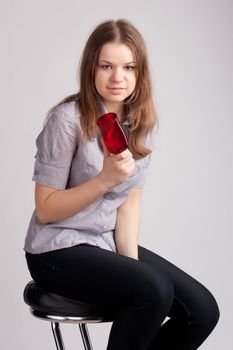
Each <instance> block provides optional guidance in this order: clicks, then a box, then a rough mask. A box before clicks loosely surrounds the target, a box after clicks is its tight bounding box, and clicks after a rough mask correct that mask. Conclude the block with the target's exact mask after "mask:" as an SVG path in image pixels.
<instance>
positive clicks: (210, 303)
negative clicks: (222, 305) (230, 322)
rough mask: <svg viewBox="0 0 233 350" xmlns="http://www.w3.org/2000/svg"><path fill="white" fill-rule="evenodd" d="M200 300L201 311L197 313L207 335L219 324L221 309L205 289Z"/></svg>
mask: <svg viewBox="0 0 233 350" xmlns="http://www.w3.org/2000/svg"><path fill="white" fill-rule="evenodd" d="M200 298H201V300H200V303H199V310H198V311H197V312H198V316H199V317H198V318H199V323H200V324H201V325H202V327H203V329H205V330H206V332H207V333H210V332H211V331H212V330H213V329H214V327H215V326H216V324H217V323H218V320H219V317H220V311H219V307H218V304H217V301H216V299H215V297H214V296H213V294H212V293H211V292H210V291H209V290H208V289H206V288H205V287H204V288H203V289H202V293H201V296H200Z"/></svg>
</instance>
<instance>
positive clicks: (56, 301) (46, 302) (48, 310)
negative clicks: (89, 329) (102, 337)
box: [23, 281, 113, 322]
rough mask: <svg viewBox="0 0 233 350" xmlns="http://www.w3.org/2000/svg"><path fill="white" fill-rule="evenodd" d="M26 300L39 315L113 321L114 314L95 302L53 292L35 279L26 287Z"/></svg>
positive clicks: (24, 294)
mask: <svg viewBox="0 0 233 350" xmlns="http://www.w3.org/2000/svg"><path fill="white" fill-rule="evenodd" d="M23 296H24V301H25V303H26V304H28V305H29V306H30V307H31V309H32V310H33V311H36V313H37V315H38V316H39V315H40V314H47V315H55V316H61V317H67V316H69V317H80V318H82V319H92V318H93V319H99V320H100V319H101V321H102V322H111V321H112V320H113V315H111V313H110V312H109V311H108V310H103V308H102V307H100V306H98V305H94V304H89V303H86V302H82V301H77V300H74V299H69V298H66V297H64V296H61V295H58V294H55V293H52V292H50V291H47V290H45V289H44V288H42V287H40V286H39V285H38V284H37V283H36V282H35V281H30V282H29V283H28V284H27V285H26V287H25V289H24V293H23Z"/></svg>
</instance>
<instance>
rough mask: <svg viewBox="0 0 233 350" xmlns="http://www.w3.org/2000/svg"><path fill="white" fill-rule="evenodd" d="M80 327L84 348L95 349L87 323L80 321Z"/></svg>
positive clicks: (86, 349)
mask: <svg viewBox="0 0 233 350" xmlns="http://www.w3.org/2000/svg"><path fill="white" fill-rule="evenodd" d="M79 329H80V333H81V335H82V340H83V345H84V349H85V350H93V347H92V344H91V339H90V336H89V332H88V328H87V325H86V323H79Z"/></svg>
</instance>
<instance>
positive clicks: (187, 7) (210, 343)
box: [0, 0, 233, 350]
mask: <svg viewBox="0 0 233 350" xmlns="http://www.w3.org/2000/svg"><path fill="white" fill-rule="evenodd" d="M0 16H1V21H0V35H1V37H0V47H1V65H0V76H1V79H0V84H1V97H2V98H1V117H0V118H1V137H0V142H1V173H0V176H1V208H0V209H1V211H0V213H1V226H2V229H1V255H0V258H1V289H0V293H1V298H0V300H1V308H0V310H1V317H0V320H1V330H2V335H1V337H0V348H1V349H4V350H8V349H16V348H17V349H25V350H27V349H28V350H29V349H32V348H33V349H34V350H39V349H55V346H54V343H53V339H52V334H51V331H50V326H49V324H48V323H47V322H42V321H39V320H37V319H35V318H33V317H32V316H31V315H30V314H29V310H28V307H27V306H26V305H25V304H24V302H23V299H22V293H23V289H24V286H25V285H26V283H27V282H28V281H29V280H30V275H29V273H28V271H27V268H26V263H25V260H24V254H23V250H22V249H23V244H24V237H25V234H26V229H27V225H28V222H29V219H30V216H31V213H32V210H33V208H34V198H33V194H34V193H33V191H34V184H33V183H32V181H31V177H32V169H33V163H34V154H35V138H36V136H37V134H38V133H39V131H40V130H41V128H42V124H43V121H44V118H45V113H46V111H47V110H48V109H49V108H50V107H51V106H52V105H53V104H54V103H56V102H58V101H59V100H60V99H61V98H63V97H64V96H66V95H68V94H71V93H73V92H74V91H76V86H77V85H76V78H75V76H76V70H77V66H78V62H79V58H80V55H81V52H82V49H83V46H84V43H85V41H86V39H87V37H88V36H89V34H90V32H91V31H92V30H93V29H94V27H95V26H96V25H97V24H98V23H99V22H101V21H103V20H105V19H109V18H114V19H117V18H121V17H124V18H127V19H129V20H131V21H132V22H133V23H134V24H135V25H136V26H137V27H138V28H139V29H140V31H141V32H142V34H143V35H144V37H145V40H146V42H147V46H148V51H149V54H150V63H151V66H152V75H153V81H154V91H155V98H156V101H157V108H158V113H159V119H160V131H159V133H158V134H156V137H155V152H154V155H153V159H152V164H151V167H150V172H149V174H148V178H147V185H146V187H145V190H144V196H143V209H142V226H141V233H140V244H141V245H144V246H145V247H147V248H149V249H151V250H153V251H155V252H157V253H159V254H161V255H162V256H164V257H165V258H167V259H169V260H170V261H172V262H173V263H175V264H177V265H178V266H180V267H181V268H182V269H184V270H185V271H187V272H189V273H190V274H191V275H192V276H194V277H195V278H197V279H198V280H200V281H201V282H202V283H203V284H205V285H206V286H207V287H208V288H209V289H210V290H211V291H212V293H213V294H214V295H215V297H216V299H217V300H218V303H219V307H220V311H221V318H220V321H219V324H218V326H217V327H216V329H215V331H214V333H213V334H212V335H211V336H210V337H209V338H208V339H207V341H206V342H205V343H204V344H203V346H202V347H201V349H203V350H219V349H230V348H232V345H233V340H232V334H231V333H232V321H233V320H232V309H233V308H232V306H233V305H232V304H233V300H232V288H233V283H232V231H233V230H232V228H233V222H232V221H233V220H232V217H233V215H232V204H233V200H232V198H233V188H232V179H233V167H232V159H233V154H232V153H233V142H232V132H233V128H232V127H233V121H232V117H233V115H232V108H233V102H232V101H233V94H232V90H233V69H232V62H233V48H232V43H233V25H232V23H233V21H232V20H233V3H232V1H230V0H228V1H227V0H219V1H217V0H215V1H214V0H212V1H211V0H198V1H197V0H174V1H173V0H153V1H152V0H151V1H146V0H145V1H143V2H142V1H141V0H140V1H135V0H134V1H132V0H128V1H125V0H124V1H122V0H118V1H116V2H110V1H106V0H105V1H104V0H102V1H101V0H99V1H95V2H94V1H93V2H91V1H77V0H66V1H58V0H46V1H45V0H44V1H40V2H38V1H33V0H21V1H16V0H15V1H13V0H11V1H6V0H4V1H3V0H2V1H1V12H0ZM110 326H111V324H110V323H109V324H100V325H90V326H89V330H90V334H91V336H92V338H93V342H94V343H95V349H101V350H103V349H104V348H105V346H106V344H107V339H108V334H109V330H110ZM62 329H63V332H64V340H65V343H66V345H67V349H72V348H73V349H76V348H77V349H78V348H79V347H80V349H81V348H82V347H81V338H80V335H79V334H78V328H77V327H76V326H75V325H70V326H63V327H62ZM3 330H4V332H3Z"/></svg>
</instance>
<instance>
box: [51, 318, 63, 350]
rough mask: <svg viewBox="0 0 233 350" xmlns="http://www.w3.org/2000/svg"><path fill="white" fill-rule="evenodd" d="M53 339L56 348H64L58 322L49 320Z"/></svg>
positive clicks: (61, 349)
mask: <svg viewBox="0 0 233 350" xmlns="http://www.w3.org/2000/svg"><path fill="white" fill-rule="evenodd" d="M51 326H52V331H53V336H54V340H55V343H56V347H57V350H65V347H64V343H63V340H62V335H61V331H60V327H59V323H58V322H51Z"/></svg>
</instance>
